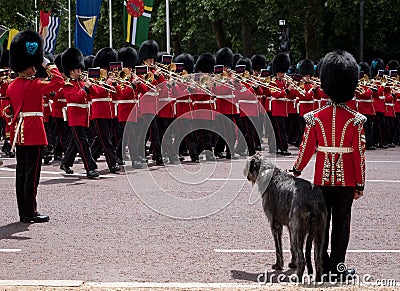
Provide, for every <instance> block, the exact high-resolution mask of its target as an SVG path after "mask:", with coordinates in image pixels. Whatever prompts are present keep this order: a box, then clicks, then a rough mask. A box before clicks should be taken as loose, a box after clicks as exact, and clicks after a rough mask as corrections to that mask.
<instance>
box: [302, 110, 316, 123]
mask: <svg viewBox="0 0 400 291" xmlns="http://www.w3.org/2000/svg"><path fill="white" fill-rule="evenodd" d="M314 113H315V112H313V111H311V112H308V113H306V114H304V116H303V118H304V120H305V121H306V123H307V124H308V125H311V126H315V116H314Z"/></svg>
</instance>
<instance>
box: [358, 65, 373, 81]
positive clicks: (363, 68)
mask: <svg viewBox="0 0 400 291" xmlns="http://www.w3.org/2000/svg"><path fill="white" fill-rule="evenodd" d="M358 66H359V69H360V72H361V71H362V72H364V74H366V75H367V76H368V78H371V67H370V66H369V65H368V64H367V63H366V62H361V63H360V64H359V65H358Z"/></svg>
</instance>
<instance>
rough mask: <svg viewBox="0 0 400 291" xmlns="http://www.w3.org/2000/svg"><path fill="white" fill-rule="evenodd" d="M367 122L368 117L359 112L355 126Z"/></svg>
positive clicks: (355, 118)
mask: <svg viewBox="0 0 400 291" xmlns="http://www.w3.org/2000/svg"><path fill="white" fill-rule="evenodd" d="M366 121H367V117H365V116H364V115H362V114H361V113H359V112H357V113H356V115H355V116H354V125H360V124H364V123H365V122H366Z"/></svg>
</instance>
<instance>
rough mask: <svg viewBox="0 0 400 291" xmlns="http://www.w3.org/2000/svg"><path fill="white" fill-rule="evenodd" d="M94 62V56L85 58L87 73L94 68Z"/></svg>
mask: <svg viewBox="0 0 400 291" xmlns="http://www.w3.org/2000/svg"><path fill="white" fill-rule="evenodd" d="M93 60H94V55H88V56H86V57H84V58H83V62H84V63H85V71H88V70H89V68H93Z"/></svg>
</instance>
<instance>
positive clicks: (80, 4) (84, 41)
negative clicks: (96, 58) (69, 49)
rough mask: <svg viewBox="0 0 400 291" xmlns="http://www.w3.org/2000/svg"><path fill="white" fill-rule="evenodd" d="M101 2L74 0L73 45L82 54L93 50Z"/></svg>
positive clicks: (85, 54)
mask: <svg viewBox="0 0 400 291" xmlns="http://www.w3.org/2000/svg"><path fill="white" fill-rule="evenodd" d="M101 2H102V0H76V21H75V47H76V48H78V49H80V50H81V52H82V53H83V55H84V56H87V55H91V54H92V51H93V41H94V35H95V33H96V28H97V23H98V21H99V15H100V6H101Z"/></svg>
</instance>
